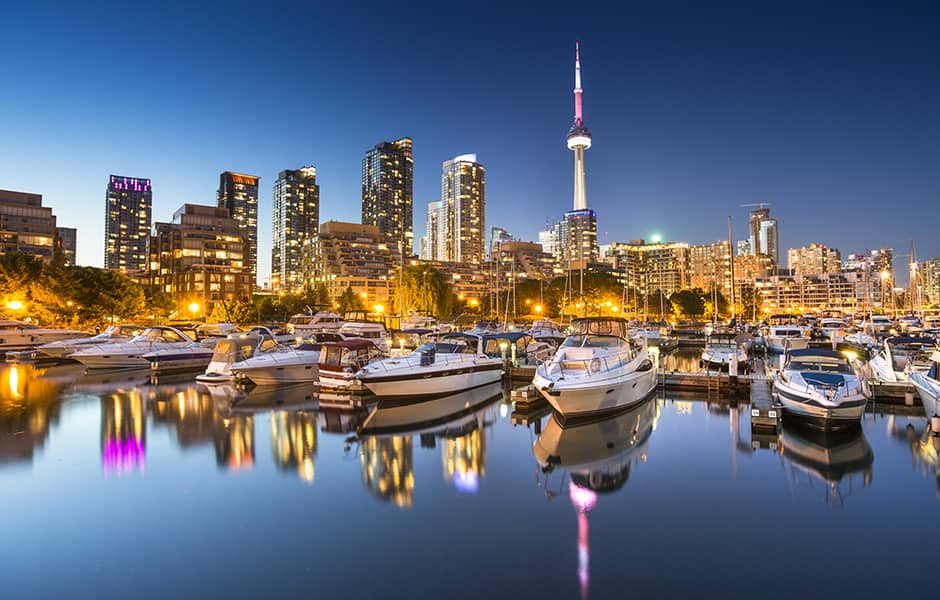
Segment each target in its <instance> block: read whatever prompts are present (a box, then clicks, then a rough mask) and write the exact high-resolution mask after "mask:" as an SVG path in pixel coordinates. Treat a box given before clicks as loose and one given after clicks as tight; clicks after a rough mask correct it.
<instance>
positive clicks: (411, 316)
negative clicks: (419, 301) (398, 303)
mask: <svg viewBox="0 0 940 600" xmlns="http://www.w3.org/2000/svg"><path fill="white" fill-rule="evenodd" d="M401 328H402V329H430V330H431V331H434V332H438V333H447V332H448V331H450V325H447V324H445V323H440V322H439V321H438V320H437V319H435V318H434V317H432V316H431V315H421V314H418V313H416V312H414V311H411V312H409V313H408V314H407V315H404V316H403V317H402V318H401Z"/></svg>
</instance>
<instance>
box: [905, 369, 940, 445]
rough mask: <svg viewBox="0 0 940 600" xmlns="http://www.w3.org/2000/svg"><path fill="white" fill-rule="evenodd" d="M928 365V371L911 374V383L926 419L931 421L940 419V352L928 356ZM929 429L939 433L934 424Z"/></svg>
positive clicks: (939, 429)
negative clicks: (918, 397) (915, 389)
mask: <svg viewBox="0 0 940 600" xmlns="http://www.w3.org/2000/svg"><path fill="white" fill-rule="evenodd" d="M930 363H931V364H930V368H929V369H928V370H926V371H918V372H914V373H911V383H913V384H914V387H915V388H917V394H918V395H919V396H920V401H921V403H922V404H923V405H924V412H925V413H927V418H929V419H931V420H933V419H940V351H935V352H934V353H933V354H932V355H931V356H930ZM931 427H933V428H934V431H940V428H936V425H934V424H931Z"/></svg>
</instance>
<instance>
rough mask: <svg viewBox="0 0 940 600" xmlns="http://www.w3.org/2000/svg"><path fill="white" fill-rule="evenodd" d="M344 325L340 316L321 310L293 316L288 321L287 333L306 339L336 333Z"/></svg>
mask: <svg viewBox="0 0 940 600" xmlns="http://www.w3.org/2000/svg"><path fill="white" fill-rule="evenodd" d="M342 325H343V318H342V317H340V316H339V315H338V314H336V313H335V312H330V311H328V310H321V311H317V312H315V313H310V312H306V313H300V314H296V315H294V316H292V317H291V318H290V320H288V321H287V332H288V333H290V334H294V335H298V336H302V337H305V336H308V335H313V334H316V333H336V332H337V331H339V328H340V327H341V326H342Z"/></svg>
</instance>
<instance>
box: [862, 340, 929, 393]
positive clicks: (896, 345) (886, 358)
mask: <svg viewBox="0 0 940 600" xmlns="http://www.w3.org/2000/svg"><path fill="white" fill-rule="evenodd" d="M936 349H938V347H937V340H936V339H934V338H932V337H921V336H893V337H889V338H885V340H884V342H882V345H881V348H880V349H879V350H878V351H877V352H875V353H874V354H873V355H872V358H871V360H870V361H869V363H868V364H869V365H870V366H871V368H872V371H873V372H874V375H875V378H876V379H877V380H878V381H885V382H889V383H903V382H906V381H908V380H909V377H908V375H909V373H911V372H912V371H926V370H927V369H929V368H930V353H931V352H932V351H933V350H936Z"/></svg>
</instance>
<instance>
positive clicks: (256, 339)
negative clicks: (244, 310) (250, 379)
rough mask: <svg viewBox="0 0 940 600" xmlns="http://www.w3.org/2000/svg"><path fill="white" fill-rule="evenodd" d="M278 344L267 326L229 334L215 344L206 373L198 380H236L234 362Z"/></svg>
mask: <svg viewBox="0 0 940 600" xmlns="http://www.w3.org/2000/svg"><path fill="white" fill-rule="evenodd" d="M278 345H279V344H278V341H277V338H276V336H275V335H274V333H272V332H271V330H270V329H268V328H267V327H255V328H253V329H252V330H251V331H247V332H243V333H233V334H229V335H228V336H227V337H226V338H225V339H224V340H220V341H219V342H218V343H217V344H216V345H215V349H214V350H213V352H212V357H211V358H210V359H209V364H208V365H207V366H206V371H205V373H202V374H201V375H197V376H196V381H198V382H199V383H208V384H220V383H229V382H232V381H234V380H235V376H234V374H233V373H232V365H233V364H235V363H236V362H238V361H240V360H246V359H248V358H251V357H252V356H254V355H255V354H258V353H260V352H267V351H268V350H272V349H274V348H277V347H278Z"/></svg>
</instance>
